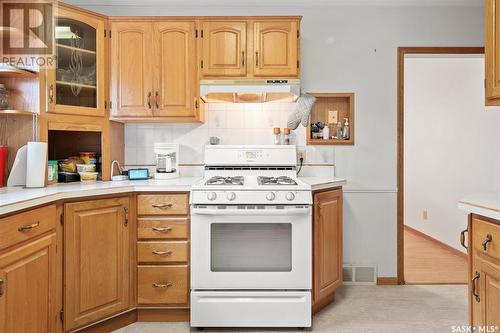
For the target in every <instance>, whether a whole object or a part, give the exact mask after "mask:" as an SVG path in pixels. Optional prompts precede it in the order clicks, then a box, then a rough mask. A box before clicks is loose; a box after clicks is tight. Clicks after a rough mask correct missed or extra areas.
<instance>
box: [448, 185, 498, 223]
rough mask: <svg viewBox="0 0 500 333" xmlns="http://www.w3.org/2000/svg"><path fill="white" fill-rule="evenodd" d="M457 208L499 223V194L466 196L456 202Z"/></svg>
mask: <svg viewBox="0 0 500 333" xmlns="http://www.w3.org/2000/svg"><path fill="white" fill-rule="evenodd" d="M458 207H459V208H460V209H462V210H465V211H467V212H469V213H474V214H477V215H481V216H485V217H489V218H492V219H495V220H499V221H500V192H489V193H479V194H473V195H468V196H466V197H464V198H463V199H461V200H460V201H459V202H458Z"/></svg>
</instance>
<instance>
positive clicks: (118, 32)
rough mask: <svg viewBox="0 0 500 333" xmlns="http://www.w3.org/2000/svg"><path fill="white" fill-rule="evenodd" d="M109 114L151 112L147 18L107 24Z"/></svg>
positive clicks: (141, 114)
mask: <svg viewBox="0 0 500 333" xmlns="http://www.w3.org/2000/svg"><path fill="white" fill-rule="evenodd" d="M111 31H112V33H113V36H112V38H111V61H110V62H111V86H112V87H111V96H112V97H111V101H112V102H113V104H112V108H111V114H112V117H124V116H128V117H151V116H152V115H153V99H154V97H153V70H152V68H153V67H152V66H153V61H154V55H153V50H152V40H153V31H152V25H151V23H150V22H113V23H112V24H111Z"/></svg>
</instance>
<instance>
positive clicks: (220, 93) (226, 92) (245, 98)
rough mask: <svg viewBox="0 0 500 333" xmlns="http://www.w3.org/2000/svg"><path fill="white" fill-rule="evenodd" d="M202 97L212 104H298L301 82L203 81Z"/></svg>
mask: <svg viewBox="0 0 500 333" xmlns="http://www.w3.org/2000/svg"><path fill="white" fill-rule="evenodd" d="M200 96H201V98H202V99H203V101H205V102H211V103H214V102H215V103H217V102H219V103H265V102H296V101H297V99H298V97H299V96H300V80H297V79H250V80H249V79H246V80H201V81H200Z"/></svg>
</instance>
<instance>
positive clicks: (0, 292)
mask: <svg viewBox="0 0 500 333" xmlns="http://www.w3.org/2000/svg"><path fill="white" fill-rule="evenodd" d="M4 284H5V282H4V281H3V279H0V296H3V294H4V293H5V292H4V291H3V286H4Z"/></svg>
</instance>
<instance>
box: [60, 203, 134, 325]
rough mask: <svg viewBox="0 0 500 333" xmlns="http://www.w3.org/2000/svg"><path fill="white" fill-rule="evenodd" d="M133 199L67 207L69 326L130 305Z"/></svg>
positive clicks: (66, 317) (66, 309) (66, 320)
mask: <svg viewBox="0 0 500 333" xmlns="http://www.w3.org/2000/svg"><path fill="white" fill-rule="evenodd" d="M128 215H129V199H128V197H122V198H112V199H100V200H91V201H83V202H74V203H68V204H65V206H64V216H65V218H64V282H65V283H64V329H65V331H68V330H71V329H75V328H78V327H81V326H85V325H87V324H90V323H92V322H95V321H98V320H101V319H104V318H106V317H108V316H110V315H113V314H115V313H118V312H120V311H123V310H126V309H127V308H128V307H129V306H130V301H131V297H130V293H131V290H130V289H131V288H130V278H131V276H130V265H131V258H132V256H131V249H130V243H129V240H130V238H129V237H130V235H131V228H129V225H128V224H129V216H128Z"/></svg>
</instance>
